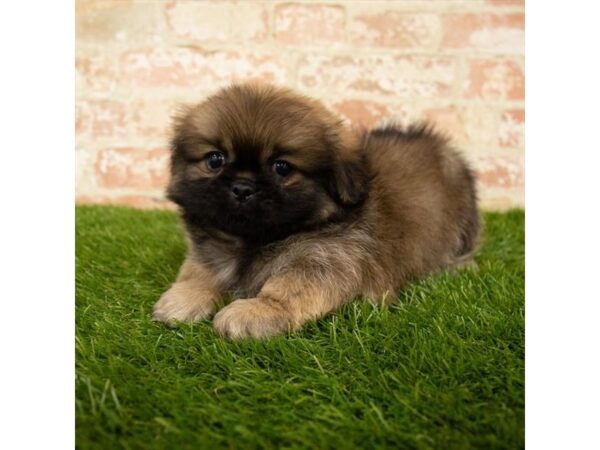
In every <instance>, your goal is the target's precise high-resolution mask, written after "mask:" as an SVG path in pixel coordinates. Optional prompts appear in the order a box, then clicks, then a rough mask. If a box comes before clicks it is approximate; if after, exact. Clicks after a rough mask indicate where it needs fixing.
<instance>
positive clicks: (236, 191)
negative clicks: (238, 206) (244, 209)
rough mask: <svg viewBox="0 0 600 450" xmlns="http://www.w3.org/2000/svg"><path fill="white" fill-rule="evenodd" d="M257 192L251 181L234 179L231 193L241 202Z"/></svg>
mask: <svg viewBox="0 0 600 450" xmlns="http://www.w3.org/2000/svg"><path fill="white" fill-rule="evenodd" d="M255 192H256V191H255V189H254V185H253V184H252V183H251V182H249V181H234V182H233V184H232V185H231V193H232V194H233V196H234V198H235V199H236V200H237V201H239V202H240V203H243V202H245V201H246V200H248V199H249V198H251V197H252V196H253V195H254V193H255Z"/></svg>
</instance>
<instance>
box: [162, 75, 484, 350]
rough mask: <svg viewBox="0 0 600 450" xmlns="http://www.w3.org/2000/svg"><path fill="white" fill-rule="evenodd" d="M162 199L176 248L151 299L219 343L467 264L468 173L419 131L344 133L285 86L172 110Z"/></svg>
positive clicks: (474, 231)
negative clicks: (175, 269) (205, 328)
mask: <svg viewBox="0 0 600 450" xmlns="http://www.w3.org/2000/svg"><path fill="white" fill-rule="evenodd" d="M167 192H168V197H169V198H170V199H171V200H172V201H174V202H175V203H176V204H177V205H179V207H180V211H181V214H182V218H183V222H184V224H185V229H186V232H187V237H188V243H189V244H188V247H189V248H188V255H187V258H186V260H185V262H184V263H183V266H182V267H181V270H180V273H179V275H178V277H177V280H176V282H175V283H174V284H173V285H172V286H171V288H170V289H169V290H167V291H166V292H165V293H164V294H163V295H162V297H161V298H160V299H159V300H158V302H157V303H156V305H155V306H154V314H153V317H154V319H156V320H160V321H163V322H166V323H167V324H175V323H177V322H193V321H196V320H201V319H205V318H207V317H209V316H211V315H212V314H213V313H214V312H215V311H216V309H217V307H218V306H221V305H223V304H224V302H225V300H223V299H224V298H225V297H226V296H227V297H229V298H231V297H233V298H236V299H237V300H234V301H232V302H230V303H229V304H228V305H227V306H224V307H223V308H222V309H221V310H220V311H218V313H217V314H216V316H215V317H214V327H215V329H216V331H217V332H218V333H220V334H221V335H223V336H225V337H227V338H230V339H242V338H262V337H265V336H270V335H275V334H278V333H283V332H286V331H288V330H296V329H298V328H300V327H301V326H302V325H303V324H304V323H305V322H306V321H309V320H313V319H317V318H319V317H322V316H323V315H325V314H327V313H329V312H330V311H333V310H335V309H336V308H338V307H340V306H341V305H343V304H344V303H346V302H348V301H350V300H351V299H353V298H354V297H356V296H364V297H368V298H372V299H377V300H379V301H386V300H389V299H393V297H394V293H395V292H396V291H397V290H398V289H399V288H401V287H402V286H403V285H405V284H406V283H407V282H408V281H409V280H413V279H416V278H421V277H424V276H426V275H428V274H431V273H433V272H436V271H440V270H443V269H446V268H452V267H457V266H462V265H465V264H467V263H469V262H470V261H471V258H472V255H473V252H474V250H475V248H476V244H477V240H478V234H479V219H478V212H477V205H476V193H475V187H474V177H473V174H472V172H471V170H470V169H469V167H468V166H467V164H466V163H465V161H464V160H463V159H462V158H461V157H460V156H459V155H458V154H457V153H456V152H455V151H454V150H453V149H452V148H451V147H450V146H449V144H448V142H447V140H446V139H445V138H444V137H442V136H440V135H438V134H436V133H434V132H433V131H431V129H430V128H428V127H426V126H415V127H410V128H408V129H401V128H399V127H395V126H388V127H385V128H380V129H375V130H372V131H368V132H362V133H358V132H355V131H353V130H351V129H349V128H348V127H346V126H345V125H343V123H342V122H341V121H340V120H339V119H338V118H337V117H336V116H335V115H334V114H333V113H331V112H330V111H328V110H327V109H326V108H325V107H324V106H323V105H322V104H321V103H319V102H318V101H315V100H311V99H309V98H306V97H304V96H301V95H298V94H296V93H294V92H292V91H290V90H287V89H282V88H276V87H272V86H261V85H235V86H232V87H229V88H226V89H223V90H221V91H220V92H218V93H217V94H215V95H213V96H211V97H209V98H208V99H207V100H206V101H204V102H203V103H201V104H199V105H197V106H194V107H191V108H188V109H187V110H185V111H184V112H183V113H182V114H180V115H179V116H178V117H177V118H176V120H175V125H174V137H173V140H172V158H171V181H170V184H169V186H168V190H167Z"/></svg>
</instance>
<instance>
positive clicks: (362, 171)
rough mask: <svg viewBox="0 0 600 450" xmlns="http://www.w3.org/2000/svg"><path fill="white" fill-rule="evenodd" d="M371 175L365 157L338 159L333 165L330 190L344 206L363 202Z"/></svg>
mask: <svg viewBox="0 0 600 450" xmlns="http://www.w3.org/2000/svg"><path fill="white" fill-rule="evenodd" d="M368 184H369V177H368V174H367V169H366V167H365V164H364V161H363V158H353V159H349V160H348V159H347V160H341V161H337V162H336V163H335V165H334V167H333V177H332V179H331V182H330V192H331V194H332V195H333V197H334V199H335V200H336V201H337V202H338V203H340V204H341V205H344V206H354V205H358V204H360V203H362V201H363V200H364V199H365V198H366V197H367V193H368Z"/></svg>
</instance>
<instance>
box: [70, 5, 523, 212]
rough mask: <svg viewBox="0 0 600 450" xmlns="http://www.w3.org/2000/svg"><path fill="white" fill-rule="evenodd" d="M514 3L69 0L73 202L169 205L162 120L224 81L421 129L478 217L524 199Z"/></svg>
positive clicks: (519, 9)
mask: <svg viewBox="0 0 600 450" xmlns="http://www.w3.org/2000/svg"><path fill="white" fill-rule="evenodd" d="M524 22H525V20H524V1H523V0H473V1H446V0H444V1H439V2H431V1H412V0H411V1H381V0H374V1H368V2H367V1H340V0H332V1H327V2H321V1H282V0H259V1H252V2H249V1H240V0H219V1H214V0H194V1H185V0H181V1H172V0H169V1H148V0H77V2H76V24H75V29H76V55H75V56H76V57H75V61H74V67H75V80H76V103H75V120H76V122H75V133H76V140H75V142H76V189H77V195H76V198H77V202H79V203H100V204H126V205H130V206H134V207H138V208H173V205H172V204H171V203H170V202H169V201H167V200H166V199H165V197H164V188H165V186H166V184H167V182H168V157H169V153H168V145H169V133H170V120H171V117H172V115H173V114H174V112H175V111H176V110H177V108H178V106H179V105H180V104H186V103H192V102H197V101H199V100H201V99H203V98H205V97H206V96H207V95H209V94H211V93H213V92H214V91H215V90H216V89H218V88H219V87H222V86H226V85H228V84H230V83H232V82H237V81H246V80H261V81H266V82H271V83H275V84H279V85H284V86H288V87H291V88H294V89H297V90H299V91H301V92H303V93H305V94H307V95H310V96H313V97H317V98H320V99H321V100H322V101H323V102H324V103H325V104H326V105H327V106H328V107H330V108H331V109H332V110H334V111H335V112H337V113H338V114H339V116H340V118H341V119H343V120H345V121H346V122H347V123H348V124H350V125H352V126H353V127H355V128H357V129H368V128H372V127H376V126H378V125H381V124H385V123H390V122H394V123H397V124H399V125H406V124H408V123H411V122H414V121H428V122H430V123H432V124H433V125H434V127H435V128H437V129H438V130H439V131H440V132H442V133H444V134H446V135H448V136H449V137H451V138H452V139H453V142H454V143H455V145H456V146H457V147H458V148H460V149H461V150H462V151H463V153H464V154H465V156H466V157H467V159H468V160H469V161H470V163H471V165H472V166H473V168H474V169H475V171H476V173H477V177H478V185H479V190H480V198H481V201H482V205H483V206H484V207H486V208H493V209H502V208H509V207H514V206H520V205H522V204H523V200H524V195H523V190H524V135H525V132H524V128H525V108H524V100H525V75H524V33H525V29H524V28H525V27H524Z"/></svg>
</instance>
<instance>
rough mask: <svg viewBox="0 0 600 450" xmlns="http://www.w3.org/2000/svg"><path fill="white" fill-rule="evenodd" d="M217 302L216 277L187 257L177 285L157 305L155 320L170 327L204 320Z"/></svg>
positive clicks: (154, 314)
mask: <svg viewBox="0 0 600 450" xmlns="http://www.w3.org/2000/svg"><path fill="white" fill-rule="evenodd" d="M218 298H219V290H218V287H217V285H216V283H215V276H214V275H213V274H212V273H211V272H210V271H209V270H208V269H207V268H206V267H205V266H203V265H202V264H200V263H198V262H196V261H195V260H194V259H193V258H192V257H190V256H188V257H187V259H186V260H185V261H184V263H183V265H182V266H181V270H180V271H179V276H178V277H177V281H176V282H175V283H173V285H172V286H171V287H170V288H169V290H167V291H166V292H165V293H164V294H163V295H162V296H161V297H160V299H159V300H158V302H156V304H155V305H154V310H153V313H152V318H153V319H154V320H159V321H161V322H165V323H166V324H167V325H170V326H172V325H175V324H176V323H177V322H188V323H189V322H194V321H197V320H202V319H205V318H207V317H208V316H210V315H211V314H212V313H213V312H214V311H215V309H216V301H217V299H218Z"/></svg>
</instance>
